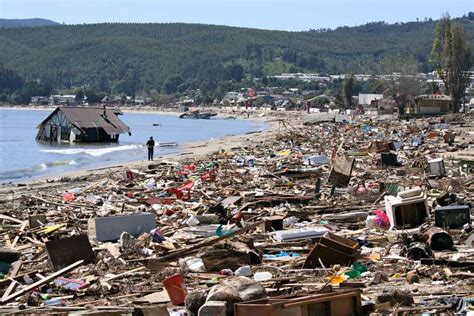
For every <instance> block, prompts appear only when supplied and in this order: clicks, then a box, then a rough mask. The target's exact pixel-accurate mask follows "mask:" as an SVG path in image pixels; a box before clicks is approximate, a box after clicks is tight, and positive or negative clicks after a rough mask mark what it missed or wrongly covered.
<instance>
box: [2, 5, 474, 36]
mask: <svg viewBox="0 0 474 316" xmlns="http://www.w3.org/2000/svg"><path fill="white" fill-rule="evenodd" d="M470 11H474V0H0V18H6V19H22V18H45V19H50V20H53V21H56V22H60V23H66V24H82V23H101V22H158V23H164V22H185V23H204V24H219V25H230V26H241V27H252V28H261V29H272V30H287V31H304V30H309V29H319V28H335V27H338V26H344V25H347V26H354V25H361V24H365V23H367V22H375V21H386V22H388V23H395V22H407V21H416V19H417V18H419V19H420V20H424V19H425V18H433V19H438V18H439V17H440V16H441V15H442V14H443V13H446V12H448V13H449V14H450V15H451V16H452V17H459V16H462V15H463V14H466V13H468V12H470Z"/></svg>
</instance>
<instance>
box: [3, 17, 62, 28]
mask: <svg viewBox="0 0 474 316" xmlns="http://www.w3.org/2000/svg"><path fill="white" fill-rule="evenodd" d="M57 24H59V23H57V22H54V21H51V20H46V19H0V28H11V27H36V26H46V25H57Z"/></svg>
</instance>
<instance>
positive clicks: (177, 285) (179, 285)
mask: <svg viewBox="0 0 474 316" xmlns="http://www.w3.org/2000/svg"><path fill="white" fill-rule="evenodd" d="M161 284H163V286H164V287H165V290H166V292H168V295H169V297H170V299H171V303H173V305H181V304H183V303H184V299H185V298H186V289H185V288H184V276H183V275H182V274H175V275H173V276H170V277H169V278H166V279H164V280H163V281H161Z"/></svg>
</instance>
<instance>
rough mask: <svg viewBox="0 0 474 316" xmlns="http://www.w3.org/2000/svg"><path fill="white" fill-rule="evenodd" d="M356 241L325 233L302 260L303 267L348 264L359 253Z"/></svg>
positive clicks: (354, 259) (355, 258) (353, 260)
mask: <svg viewBox="0 0 474 316" xmlns="http://www.w3.org/2000/svg"><path fill="white" fill-rule="evenodd" d="M358 248H359V244H358V243H357V242H356V241H353V240H350V239H347V238H344V237H341V236H338V235H336V234H332V233H326V234H324V236H322V237H320V238H318V239H317V241H316V245H315V246H314V247H313V249H311V251H310V253H309V254H308V256H307V257H306V261H305V262H304V265H303V268H304V269H314V268H316V267H326V268H328V267H330V266H332V265H334V264H341V265H345V266H350V265H351V264H352V263H354V262H355V261H356V260H357V258H358V257H359V255H360V251H359V249H358Z"/></svg>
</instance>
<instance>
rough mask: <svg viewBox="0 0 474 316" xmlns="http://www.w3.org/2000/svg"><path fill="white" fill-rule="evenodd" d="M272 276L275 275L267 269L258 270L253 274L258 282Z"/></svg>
mask: <svg viewBox="0 0 474 316" xmlns="http://www.w3.org/2000/svg"><path fill="white" fill-rule="evenodd" d="M272 277H273V275H272V274H271V273H270V272H266V271H265V272H256V273H255V274H254V275H253V278H254V280H255V281H257V282H259V281H266V280H270V279H271V278H272Z"/></svg>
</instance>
